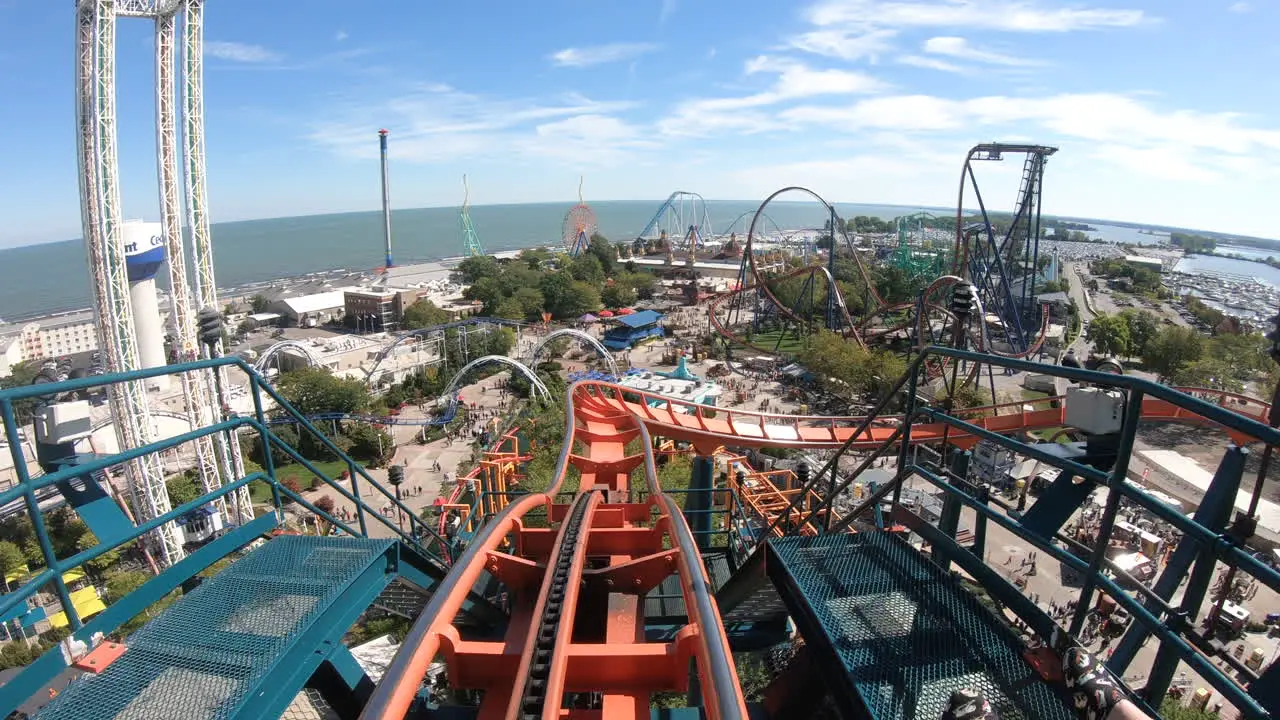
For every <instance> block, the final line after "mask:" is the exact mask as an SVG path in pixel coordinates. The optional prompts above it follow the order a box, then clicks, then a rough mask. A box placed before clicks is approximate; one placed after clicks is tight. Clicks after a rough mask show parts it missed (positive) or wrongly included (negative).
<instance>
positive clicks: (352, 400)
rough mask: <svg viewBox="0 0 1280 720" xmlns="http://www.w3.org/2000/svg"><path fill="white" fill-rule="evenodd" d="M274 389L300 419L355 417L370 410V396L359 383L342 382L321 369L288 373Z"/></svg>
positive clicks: (351, 381)
mask: <svg viewBox="0 0 1280 720" xmlns="http://www.w3.org/2000/svg"><path fill="white" fill-rule="evenodd" d="M276 388H277V389H278V390H279V391H280V394H281V395H283V396H284V399H285V400H288V401H289V404H291V405H293V407H294V408H296V409H297V410H298V412H300V413H302V414H303V415H323V414H326V413H346V414H350V413H358V412H361V411H363V410H366V409H367V408H368V407H369V392H368V390H367V389H366V388H365V386H364V383H362V382H360V381H359V380H344V379H342V378H339V377H336V376H334V375H333V374H332V373H330V372H329V371H328V370H325V369H323V368H311V367H308V368H302V369H299V370H290V371H289V372H287V373H284V374H283V375H281V376H280V379H279V380H278V381H277V382H276Z"/></svg>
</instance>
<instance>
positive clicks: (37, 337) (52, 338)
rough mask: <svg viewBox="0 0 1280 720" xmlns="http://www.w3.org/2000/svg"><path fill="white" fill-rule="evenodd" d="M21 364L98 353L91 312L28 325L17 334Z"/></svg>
mask: <svg viewBox="0 0 1280 720" xmlns="http://www.w3.org/2000/svg"><path fill="white" fill-rule="evenodd" d="M19 334H20V335H21V337H22V360H43V359H45V358H58V357H62V356H64V355H74V354H76V353H82V352H89V351H92V350H97V349H98V329H97V325H95V324H94V321H93V313H92V312H90V311H85V312H77V313H68V314H65V315H55V316H54V317H50V318H45V319H43V320H37V321H34V322H29V323H27V324H25V325H23V326H22V329H21V330H20V331H19Z"/></svg>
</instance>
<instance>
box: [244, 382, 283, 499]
mask: <svg viewBox="0 0 1280 720" xmlns="http://www.w3.org/2000/svg"><path fill="white" fill-rule="evenodd" d="M249 394H250V395H252V396H253V417H254V419H255V420H257V421H258V442H260V443H262V469H263V470H264V471H265V472H266V473H267V477H269V478H271V499H272V502H273V504H274V506H275V507H276V508H277V512H278V511H279V508H280V506H281V503H280V483H278V482H276V461H275V458H274V457H272V455H271V431H270V430H268V429H267V416H266V413H265V412H263V409H262V378H260V377H259V376H258V374H257V373H249Z"/></svg>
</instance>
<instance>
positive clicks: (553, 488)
mask: <svg viewBox="0 0 1280 720" xmlns="http://www.w3.org/2000/svg"><path fill="white" fill-rule="evenodd" d="M605 391H609V392H616V391H621V388H620V387H619V386H615V385H610V384H607V383H596V382H590V381H584V382H579V383H577V384H575V385H574V386H573V387H572V388H571V389H570V392H569V396H568V407H567V411H568V412H567V420H566V429H565V437H564V443H563V446H562V448H561V452H560V456H559V459H558V461H557V464H556V471H555V475H554V480H553V482H552V483H551V485H550V487H548V489H547V490H546V491H544V492H540V493H532V494H529V495H524V496H521V497H519V498H518V499H516V500H515V501H514V502H512V503H510V504H509V505H507V506H506V507H505V508H503V509H502V510H500V511H499V512H498V513H497V514H496V515H495V516H494V517H493V518H492V519H491V520H489V522H487V523H486V524H485V525H484V526H482V527H481V528H480V529H479V531H478V532H477V533H476V535H475V536H474V538H473V539H472V542H471V544H470V545H469V546H468V547H467V548H466V550H465V551H464V552H463V553H462V555H461V556H460V557H459V558H458V560H457V562H456V563H455V565H454V569H453V570H452V571H451V572H450V574H449V575H448V576H446V578H445V579H444V580H443V581H442V582H441V584H440V586H439V588H438V589H437V590H436V592H435V594H433V595H432V597H431V599H430V601H429V602H428V604H427V606H426V607H425V608H424V610H423V612H422V614H421V615H420V616H419V619H418V621H417V622H415V624H414V626H413V627H412V628H411V629H410V631H409V633H408V634H407V636H406V637H405V640H404V642H403V644H402V649H401V650H400V652H399V653H397V655H396V657H395V659H394V660H393V661H392V663H391V665H390V666H389V668H388V670H387V672H386V674H385V675H384V676H383V681H382V682H381V683H380V684H379V686H378V687H377V689H376V690H375V691H374V693H373V695H372V697H371V698H370V700H369V702H368V703H367V704H366V706H365V709H364V711H363V713H362V714H361V717H362V718H403V717H405V715H406V713H407V712H408V711H409V710H410V707H411V705H412V703H413V700H414V697H415V695H416V693H417V691H418V687H419V685H420V684H421V681H422V678H423V677H424V675H425V673H426V671H427V669H428V667H429V666H430V664H431V662H432V661H433V660H434V659H435V658H436V657H437V656H438V655H443V657H444V659H445V662H446V664H447V667H448V672H449V679H450V682H451V683H453V684H454V685H455V686H458V687H475V688H480V689H483V690H484V691H485V692H484V699H483V701H482V705H481V708H480V716H481V717H497V716H502V717H508V718H526V717H538V718H557V717H561V707H560V705H561V698H564V697H565V694H566V693H590V692H596V693H602V696H601V699H600V704H601V708H602V709H603V715H604V716H606V717H636V718H640V717H645V718H647V717H649V695H650V693H651V692H658V691H663V690H673V691H678V690H684V689H686V688H687V685H688V667H689V660H690V659H692V660H693V661H694V662H695V663H696V666H697V670H698V675H699V677H700V678H701V689H702V694H703V705H704V708H705V712H706V716H707V717H709V718H712V719H717V718H725V719H728V718H739V717H746V707H745V704H744V701H743V698H742V693H741V689H740V688H739V686H738V681H737V675H736V671H735V669H734V665H733V661H732V659H731V655H730V652H729V648H728V641H727V639H726V636H725V633H724V628H723V626H722V624H721V620H720V615H719V612H718V610H717V608H716V604H715V598H714V596H713V594H712V590H711V586H710V582H709V580H708V577H707V574H706V570H705V568H704V567H703V566H702V563H701V560H700V556H699V554H698V549H697V545H696V543H695V542H694V539H693V535H692V533H691V532H690V530H689V527H688V525H687V524H686V523H685V520H684V516H683V515H682V514H681V512H680V509H679V506H678V505H676V503H675V502H674V501H673V500H671V498H669V497H667V496H666V495H665V494H663V492H662V490H661V488H660V487H659V485H658V481H657V467H656V464H655V461H654V452H653V451H652V449H651V448H652V442H651V439H650V436H649V431H648V428H647V427H646V425H645V423H643V422H640V421H638V420H637V418H636V417H635V416H634V415H633V414H632V413H631V412H629V411H628V410H626V409H623V408H619V407H617V406H614V405H611V404H610V403H609V402H608V401H606V400H604V399H602V398H601V397H599V396H597V393H599V392H605ZM637 437H639V438H640V439H641V441H642V442H641V446H642V447H643V448H644V452H643V454H641V455H630V456H628V455H626V454H625V453H626V450H625V448H626V444H627V443H628V441H630V440H632V439H635V438H637ZM575 444H581V446H582V447H583V449H584V452H582V453H581V454H579V453H575V452H574V447H575ZM571 464H572V465H573V466H575V467H577V469H578V470H579V472H580V481H579V487H580V488H581V490H580V492H579V493H578V496H577V499H576V500H575V501H574V502H573V503H572V504H571V505H569V506H564V505H558V504H555V502H554V498H555V497H556V495H557V494H558V493H559V492H560V489H561V488H562V487H563V486H564V482H565V477H566V473H567V471H568V469H569V466H570V465H571ZM641 467H642V468H643V475H644V484H645V487H646V488H647V491H648V497H649V500H648V501H647V502H645V503H633V502H628V499H629V497H630V496H631V494H632V493H633V492H634V491H636V490H639V489H640V488H632V487H631V475H632V471H633V470H636V469H637V468H641ZM540 508H546V510H547V513H548V515H549V517H550V519H552V520H553V521H554V520H561V522H560V525H559V528H558V529H556V530H552V529H543V528H535V527H532V526H530V525H529V523H528V520H529V519H531V518H532V517H533V516H532V515H530V513H535V512H536V511H537V510H538V509H540ZM654 511H656V512H657V514H658V519H657V521H656V522H653V523H650V522H649V519H650V516H651V514H652V513H653V512H654ZM509 537H513V538H514V541H513V542H512V544H511V547H513V548H514V549H515V551H516V552H517V553H518V554H519V555H523V556H525V557H518V556H517V555H511V554H508V553H507V552H504V551H503V548H504V541H506V540H507V539H508V538H509ZM664 539H665V540H666V541H667V542H668V543H669V545H670V548H669V549H665V548H664ZM587 552H590V553H591V555H593V556H607V557H608V559H609V564H608V565H607V566H605V567H596V566H593V567H592V568H590V569H587V568H586V567H585V560H586V554H587ZM485 571H487V572H489V573H490V574H492V575H494V576H496V577H498V578H499V579H501V580H502V581H503V582H504V583H506V585H507V586H508V588H509V589H510V590H511V594H512V597H513V598H514V600H513V603H514V605H515V606H516V609H515V610H514V612H513V617H523V618H526V619H527V622H526V623H524V624H521V623H517V622H513V623H512V624H511V626H510V627H509V629H508V632H507V635H506V637H505V638H504V640H503V641H501V642H493V641H478V640H467V639H463V638H462V637H461V636H460V635H459V633H458V631H457V630H456V629H455V628H454V627H453V624H452V623H453V621H454V618H455V617H456V616H457V614H458V612H459V611H460V609H461V608H462V603H463V600H464V598H465V597H466V594H467V592H468V591H469V590H470V588H472V587H473V586H474V585H475V584H476V582H477V581H478V580H479V579H480V576H481V573H482V572H485ZM673 573H674V574H676V575H677V576H678V577H679V582H680V586H681V589H682V595H683V597H684V601H685V604H686V606H687V608H688V615H689V624H688V626H687V627H685V628H684V629H683V630H681V631H680V632H679V633H677V635H676V637H675V638H674V639H672V640H671V641H670V642H665V643H653V642H645V641H644V640H645V638H644V633H643V628H644V620H643V607H644V605H643V603H642V602H641V601H640V597H639V596H640V595H643V594H644V593H646V592H648V591H649V590H650V589H651V588H653V587H654V586H656V585H657V583H658V582H660V581H662V580H663V579H664V578H666V577H668V576H669V575H671V574H673ZM580 592H581V593H587V594H593V595H594V596H595V597H597V598H598V597H599V593H601V592H606V593H608V592H612V593H623V595H621V596H620V597H617V598H616V599H615V598H611V599H610V601H609V611H608V613H607V619H606V620H605V621H604V622H603V627H600V624H601V623H600V622H599V621H598V620H597V621H590V620H589V619H584V620H583V621H582V623H581V625H580V626H578V627H576V628H575V619H576V615H577V613H578V611H579V607H580V605H579V603H578V597H579V593H580ZM584 627H586V628H594V629H595V630H594V632H593V631H592V630H591V629H586V630H584V629H583V628H584ZM575 630H576V631H575ZM582 635H586V636H589V637H581V636H582ZM548 701H550V702H548Z"/></svg>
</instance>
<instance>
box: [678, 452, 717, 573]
mask: <svg viewBox="0 0 1280 720" xmlns="http://www.w3.org/2000/svg"><path fill="white" fill-rule="evenodd" d="M714 486H715V463H714V461H713V460H712V459H711V458H709V457H704V456H701V455H699V456H698V457H695V458H694V459H693V467H692V468H690V470H689V493H688V494H687V495H686V496H685V501H684V520H685V522H687V523H688V524H689V530H691V531H692V532H693V536H694V538H695V540H696V542H697V546H698V549H699V550H706V549H707V546H708V545H710V542H709V541H708V540H707V537H706V536H707V535H708V534H710V531H711V512H712V511H711V509H710V508H711V488H712V487H714Z"/></svg>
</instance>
